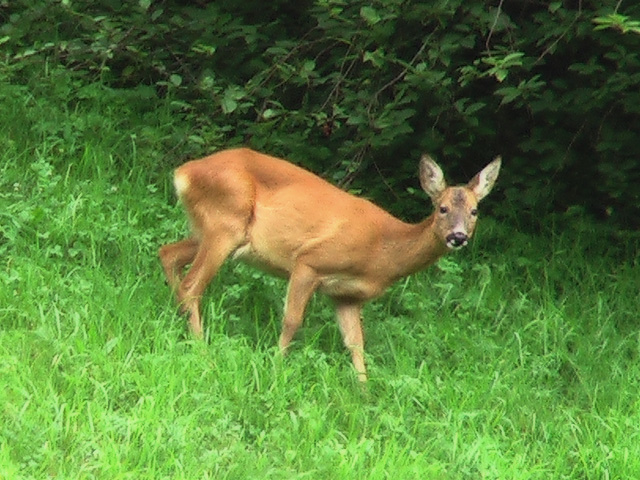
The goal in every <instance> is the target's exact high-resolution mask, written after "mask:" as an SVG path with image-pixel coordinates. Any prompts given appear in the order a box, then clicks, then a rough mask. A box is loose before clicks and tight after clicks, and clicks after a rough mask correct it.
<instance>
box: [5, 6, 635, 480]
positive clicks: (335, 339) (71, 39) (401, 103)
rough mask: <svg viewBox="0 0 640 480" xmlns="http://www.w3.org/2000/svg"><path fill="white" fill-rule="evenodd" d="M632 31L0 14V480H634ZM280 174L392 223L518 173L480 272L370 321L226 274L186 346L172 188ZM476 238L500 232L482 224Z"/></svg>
mask: <svg viewBox="0 0 640 480" xmlns="http://www.w3.org/2000/svg"><path fill="white" fill-rule="evenodd" d="M638 19H640V6H638V5H636V3H632V2H623V1H622V2H620V1H618V2H600V3H598V4H597V6H596V5H595V4H592V3H587V2H584V1H578V2H569V1H567V2H542V3H541V2H531V1H529V0H522V1H518V2H515V1H511V2H508V1H502V2H494V4H493V5H491V6H487V4H486V2H476V1H473V2H469V1H467V2H462V1H461V0H452V1H439V2H429V3H425V4H417V2H406V1H400V0H392V1H369V2H359V1H353V2H339V1H330V0H316V1H299V2H295V3H293V2H287V1H284V0H277V1H273V2H267V3H265V2H260V3H257V2H253V1H246V2H242V3H238V2H231V1H217V2H211V3H208V2H191V4H190V6H187V7H185V6H184V5H182V4H181V3H180V2H170V1H165V2H161V1H158V2H151V1H150V0H140V1H139V2H115V1H106V0H102V1H94V2H87V1H72V0H62V1H59V2H58V1H44V0H42V1H38V0H31V1H27V0H16V1H11V2H2V1H0V48H2V51H1V53H0V54H1V58H0V111H2V115H1V116H0V131H2V132H3V134H2V135H1V136H0V147H1V148H0V218H1V221H0V259H1V263H0V285H2V288H0V478H3V479H4V478H7V479H41V478H82V479H84V478H87V479H89V478H105V479H110V480H111V479H125V478H135V479H158V478H171V479H194V478H215V479H220V478H229V479H246V478H274V479H277V478H281V479H290V478H350V479H351V478H370V479H378V478H379V479H383V478H416V479H422V478H442V479H450V478H468V479H477V478H495V479H505V478H514V479H548V478H571V479H581V480H582V479H591V478H593V479H600V478H633V477H634V476H635V475H637V474H638V472H640V460H639V459H640V429H639V428H638V425H640V403H639V402H638V397H637V391H638V388H640V366H639V365H640V364H639V362H638V358H639V353H640V335H639V334H638V312H639V311H640V298H639V296H638V292H639V291H640V271H639V269H640V266H639V265H638V246H639V243H640V238H639V237H638V234H637V232H636V231H634V230H633V227H634V226H635V225H636V224H637V219H638V218H640V216H638V215H639V214H638V211H639V207H640V199H639V197H638V189H637V188H636V185H637V182H638V180H640V178H639V177H640V171H639V170H640V169H639V168H638V166H637V165H638V163H637V158H638V156H639V155H638V154H639V153H640V152H639V150H640V145H639V144H638V142H637V141H636V137H637V132H636V131H634V128H635V129H636V130H637V123H638V122H637V118H638V108H639V107H638V105H640V102H639V101H638V100H640V99H639V98H638V95H639V93H638V88H637V85H638V84H639V81H640V71H639V68H638V62H639V55H640V48H639V47H640V43H639V39H640V24H639V23H638V21H637V20H638ZM238 144H247V145H251V146H254V147H256V148H259V149H262V150H265V151H268V152H271V153H276V154H280V155H283V156H286V157H288V158H291V159H293V160H295V161H296V162H297V163H300V164H302V165H305V166H307V167H309V168H311V169H313V170H314V171H317V172H319V173H322V174H323V175H324V176H326V177H327V178H329V179H330V180H332V181H334V182H336V183H340V184H342V185H345V186H348V188H350V189H352V190H354V191H362V193H364V194H366V195H367V196H369V197H371V198H373V199H375V200H376V201H377V202H378V203H380V204H382V205H383V206H385V207H387V208H389V209H392V210H393V211H394V212H396V213H398V214H399V215H401V216H403V218H407V219H412V218H418V217H420V216H423V215H425V214H426V212H425V203H426V201H427V200H426V198H425V197H424V196H423V195H421V194H419V193H418V192H419V188H418V185H417V179H416V172H415V170H416V160H417V158H418V157H419V154H420V153H421V152H422V151H430V152H433V153H434V156H435V157H436V158H438V159H439V160H440V161H441V163H442V164H443V166H444V168H445V171H446V173H447V174H448V176H449V177H453V178H456V179H460V180H466V179H467V178H468V177H469V176H470V175H471V174H472V173H475V171H477V169H478V168H479V166H481V165H483V164H485V163H486V162H487V161H488V160H489V159H490V158H491V157H492V156H493V155H494V154H497V153H502V154H503V156H504V158H505V164H504V166H503V171H502V173H501V177H500V179H499V181H498V186H497V189H496V191H495V192H493V193H492V194H491V198H489V199H487V202H488V204H487V206H486V208H484V209H483V216H482V218H481V220H480V223H479V229H478V232H477V236H476V238H475V239H474V240H473V242H472V244H471V245H470V246H469V248H468V249H467V250H464V251H462V252H458V253H456V254H455V255H451V256H449V257H446V258H445V259H443V260H442V261H440V262H439V264H438V265H437V266H435V267H433V268H432V269H431V270H429V271H427V272H424V273H422V274H419V275H415V276H413V277H411V278H409V279H407V280H406V281H403V282H401V283H399V284H398V285H396V286H394V287H393V288H392V289H391V290H390V292H388V294H386V295H385V296H384V297H383V298H381V299H379V300H378V301H376V302H373V303H372V304H370V305H369V306H368V307H367V309H366V310H365V313H364V314H365V318H366V320H365V330H366V338H367V360H368V364H369V366H370V375H371V381H370V383H369V386H368V389H367V390H366V391H362V390H361V389H360V388H358V386H357V385H356V381H355V376H354V374H353V372H352V370H351V366H350V361H349V358H348V354H347V353H346V352H345V350H344V348H343V346H342V344H341V339H340V334H339V332H338V328H337V326H336V325H335V322H334V321H333V318H332V315H333V313H332V309H331V306H330V305H329V303H328V302H326V301H325V299H323V298H322V297H319V296H318V297H316V298H314V300H313V302H312V303H311V306H310V309H309V313H308V315H307V321H306V323H305V327H304V328H303V329H302V331H301V332H300V335H299V336H298V337H297V342H296V344H295V346H294V348H293V351H292V354H291V356H290V357H288V358H286V359H282V358H279V357H278V356H277V355H276V354H275V345H276V342H277V337H278V333H279V322H280V315H281V311H282V308H281V307H282V297H283V295H284V290H285V284H284V283H283V282H282V281H280V280H276V279H272V278H270V277H266V276H264V275H262V274H260V273H257V272H256V271H254V270H252V269H249V268H246V267H244V266H241V265H234V264H228V265H226V266H225V267H224V269H223V271H222V272H221V274H220V276H219V278H218V279H217V280H216V281H215V282H214V283H213V285H212V286H211V289H210V292H209V294H208V296H207V300H206V301H205V302H203V303H204V305H205V310H206V311H205V326H206V327H207V329H208V330H207V337H208V339H207V343H206V344H204V343H199V342H193V341H192V340H191V339H190V338H189V337H188V335H187V334H186V327H185V322H184V319H183V318H181V317H179V316H177V315H176V311H175V306H174V304H173V300H172V298H171V294H170V292H169V291H168V289H167V288H166V287H165V286H164V283H163V276H162V273H161V269H160V267H159V264H158V261H157V258H156V250H157V247H158V246H159V245H161V244H163V243H166V242H167V241H172V240H175V239H176V238H179V237H180V236H182V235H183V234H184V232H185V230H186V224H185V223H186V222H185V220H184V216H183V214H182V212H181V210H180V208H179V207H177V206H176V204H175V198H174V196H173V192H172V190H171V185H170V175H169V172H170V170H171V168H172V167H173V166H174V165H176V164H178V163H179V162H181V161H183V160H185V159H187V158H192V157H195V156H198V155H202V154H204V153H206V152H210V151H213V150H217V149H220V148H224V147H227V146H231V145H238ZM485 212H486V213H485Z"/></svg>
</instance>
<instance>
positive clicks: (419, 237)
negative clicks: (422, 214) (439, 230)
mask: <svg viewBox="0 0 640 480" xmlns="http://www.w3.org/2000/svg"><path fill="white" fill-rule="evenodd" d="M434 220H435V217H434V215H431V216H430V217H428V218H426V219H425V220H423V221H422V222H420V223H417V224H406V223H403V224H402V226H400V227H399V228H398V229H397V230H394V232H393V237H392V238H390V239H389V241H388V242H387V245H388V248H389V249H390V252H389V253H390V254H392V255H394V257H395V258H394V260H393V266H394V270H395V272H394V273H395V275H394V277H395V278H396V279H398V278H402V277H405V276H407V275H411V274H412V273H415V272H418V271H420V270H423V269H425V268H427V267H428V266H429V265H431V264H433V263H434V262H435V261H436V260H438V258H440V257H441V256H442V255H444V254H445V253H447V251H448V249H447V247H446V245H445V244H444V243H443V242H442V241H441V240H439V239H438V237H437V236H436V234H435V232H434V229H433V224H434Z"/></svg>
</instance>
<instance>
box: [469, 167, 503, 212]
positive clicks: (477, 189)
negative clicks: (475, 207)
mask: <svg viewBox="0 0 640 480" xmlns="http://www.w3.org/2000/svg"><path fill="white" fill-rule="evenodd" d="M501 163H502V157H500V156H498V157H496V158H495V159H494V160H493V162H491V163H490V164H489V165H487V166H486V167H484V168H483V169H482V170H481V171H480V172H479V173H478V174H477V175H476V176H475V177H473V178H472V179H471V181H470V182H469V183H468V184H467V187H468V188H469V189H471V190H472V191H473V193H475V194H476V197H478V201H480V200H482V199H483V198H484V197H486V196H487V195H489V192H490V191H491V189H492V188H493V185H494V184H495V183H496V179H497V178H498V173H499V172H500V165H501Z"/></svg>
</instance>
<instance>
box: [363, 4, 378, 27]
mask: <svg viewBox="0 0 640 480" xmlns="http://www.w3.org/2000/svg"><path fill="white" fill-rule="evenodd" d="M360 16H361V17H362V18H363V19H364V21H365V22H367V23H368V24H369V25H375V24H376V23H378V22H380V20H382V18H381V17H380V15H379V14H378V11H377V10H376V9H375V8H373V7H362V8H361V9H360Z"/></svg>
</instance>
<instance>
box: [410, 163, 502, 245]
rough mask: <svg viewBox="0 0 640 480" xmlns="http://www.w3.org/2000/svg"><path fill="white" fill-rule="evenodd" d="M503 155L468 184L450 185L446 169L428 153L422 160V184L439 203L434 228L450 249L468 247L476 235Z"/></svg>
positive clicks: (435, 202)
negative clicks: (481, 206) (481, 205)
mask: <svg viewBox="0 0 640 480" xmlns="http://www.w3.org/2000/svg"><path fill="white" fill-rule="evenodd" d="M500 163H501V160H500V157H497V158H496V159H495V160H494V161H493V162H491V163H490V164H489V165H487V166H486V167H485V168H484V169H483V170H481V171H480V172H479V173H478V174H477V175H476V176H475V177H473V179H472V180H471V181H470V182H469V183H468V184H467V185H465V186H461V187H447V184H446V182H445V181H444V175H443V174H442V170H441V169H440V167H439V166H438V164H436V162H434V161H433V160H432V159H431V158H430V157H429V156H428V155H424V156H423V157H422V159H421V160H420V183H421V185H422V188H423V189H424V191H425V192H427V194H428V195H429V196H430V197H431V200H432V201H433V204H434V206H435V209H436V211H435V214H434V215H435V220H434V231H435V233H436V235H437V236H438V237H439V238H440V240H441V241H442V243H444V244H445V245H446V246H447V247H448V248H449V249H458V248H462V247H464V246H465V245H466V244H467V243H468V242H469V238H471V235H472V234H473V230H474V229H475V226H476V220H477V217H478V202H479V201H480V200H482V199H483V198H484V197H485V196H487V195H488V194H489V192H490V191H491V188H492V187H493V185H494V183H495V181H496V179H497V178H498V172H499V171H500Z"/></svg>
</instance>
